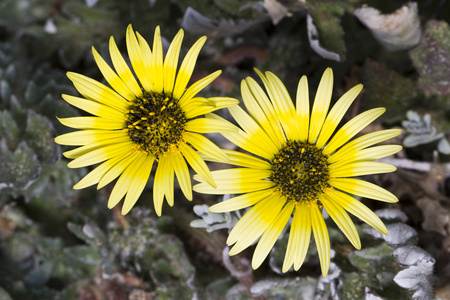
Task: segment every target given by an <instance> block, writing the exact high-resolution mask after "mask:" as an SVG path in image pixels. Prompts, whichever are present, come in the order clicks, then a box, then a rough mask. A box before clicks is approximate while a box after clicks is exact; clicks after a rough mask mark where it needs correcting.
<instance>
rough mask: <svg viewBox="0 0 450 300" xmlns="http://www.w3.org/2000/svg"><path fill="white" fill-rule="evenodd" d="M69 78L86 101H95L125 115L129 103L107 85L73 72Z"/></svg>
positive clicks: (68, 73) (68, 75)
mask: <svg viewBox="0 0 450 300" xmlns="http://www.w3.org/2000/svg"><path fill="white" fill-rule="evenodd" d="M67 77H68V78H69V79H70V80H71V81H72V82H73V85H74V86H75V88H76V89H77V90H78V91H79V92H80V94H81V95H83V96H84V97H85V98H86V99H90V100H95V101H97V102H99V103H102V104H104V105H107V106H110V107H112V108H115V109H117V110H119V111H121V112H123V113H125V111H126V109H127V108H128V103H127V102H126V101H125V99H124V98H123V97H122V96H120V95H119V94H117V93H116V92H115V91H113V90H112V89H110V88H109V87H107V86H106V85H104V84H102V83H100V82H98V81H96V80H94V79H91V78H89V77H87V76H84V75H81V74H77V73H73V72H67Z"/></svg>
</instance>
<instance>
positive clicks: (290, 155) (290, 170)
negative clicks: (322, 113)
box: [270, 141, 330, 202]
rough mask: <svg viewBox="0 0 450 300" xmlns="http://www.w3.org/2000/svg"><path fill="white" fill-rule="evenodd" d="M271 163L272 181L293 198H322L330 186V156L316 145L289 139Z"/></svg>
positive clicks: (310, 199) (305, 199)
mask: <svg viewBox="0 0 450 300" xmlns="http://www.w3.org/2000/svg"><path fill="white" fill-rule="evenodd" d="M270 163H271V164H272V181H273V182H275V184H276V189H277V190H278V191H279V192H280V193H281V194H282V195H283V196H285V197H286V198H287V199H288V200H289V201H296V202H300V201H318V196H319V195H320V194H321V193H323V192H324V191H325V189H326V188H328V187H330V184H329V183H328V180H329V179H330V172H329V168H328V164H327V156H326V155H324V154H323V153H322V151H321V150H319V149H317V147H316V146H315V145H311V144H308V143H302V142H297V141H289V142H287V143H286V145H285V146H284V147H283V148H282V149H281V150H280V152H278V153H277V154H276V155H275V156H274V158H273V159H272V160H271V161H270Z"/></svg>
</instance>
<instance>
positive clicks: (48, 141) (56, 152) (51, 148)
mask: <svg viewBox="0 0 450 300" xmlns="http://www.w3.org/2000/svg"><path fill="white" fill-rule="evenodd" d="M54 136H55V129H54V128H53V124H52V122H50V120H48V119H47V118H46V117H44V116H41V115H38V114H37V113H35V112H34V111H32V110H29V111H28V115H27V127H26V140H27V143H28V145H29V146H30V147H31V148H32V149H33V150H34V152H35V153H36V154H37V156H38V157H39V159H40V161H42V162H44V163H55V162H56V161H57V160H58V159H59V157H60V156H61V155H60V147H59V146H58V144H56V143H55V142H54Z"/></svg>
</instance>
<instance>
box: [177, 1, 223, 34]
mask: <svg viewBox="0 0 450 300" xmlns="http://www.w3.org/2000/svg"><path fill="white" fill-rule="evenodd" d="M181 27H183V28H184V29H186V30H188V31H191V32H196V33H206V32H209V31H213V30H215V29H217V27H218V24H217V21H216V20H213V19H210V18H208V17H205V16H204V15H202V14H201V13H199V12H198V11H196V10H195V9H193V8H192V7H190V6H189V7H188V8H187V9H186V12H185V13H184V16H183V20H182V21H181Z"/></svg>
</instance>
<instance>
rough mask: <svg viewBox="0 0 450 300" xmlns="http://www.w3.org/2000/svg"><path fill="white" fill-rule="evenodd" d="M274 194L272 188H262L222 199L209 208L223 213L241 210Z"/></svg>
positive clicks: (211, 210) (214, 211)
mask: <svg viewBox="0 0 450 300" xmlns="http://www.w3.org/2000/svg"><path fill="white" fill-rule="evenodd" d="M270 195H272V191H271V190H262V191H256V192H251V193H247V194H243V195H240V196H236V197H233V198H231V199H228V200H225V201H222V202H220V203H217V204H215V205H213V206H211V207H210V208H209V211H210V212H213V213H221V212H228V211H233V210H239V209H243V208H246V207H250V206H252V205H255V204H256V203H258V202H259V201H261V200H263V199H265V198H266V197H268V196H270Z"/></svg>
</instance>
